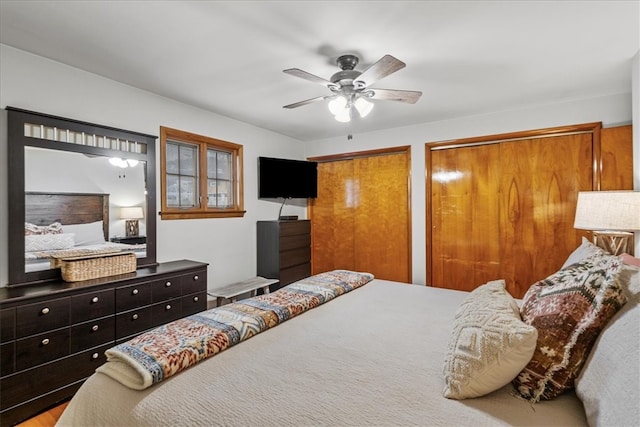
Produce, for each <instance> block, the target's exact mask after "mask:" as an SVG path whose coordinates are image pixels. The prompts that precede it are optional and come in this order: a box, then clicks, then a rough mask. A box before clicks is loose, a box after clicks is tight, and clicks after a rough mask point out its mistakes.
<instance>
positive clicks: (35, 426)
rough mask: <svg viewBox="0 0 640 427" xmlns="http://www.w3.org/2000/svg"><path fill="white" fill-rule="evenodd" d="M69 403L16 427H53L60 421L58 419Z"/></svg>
mask: <svg viewBox="0 0 640 427" xmlns="http://www.w3.org/2000/svg"><path fill="white" fill-rule="evenodd" d="M68 404H69V402H64V403H63V404H61V405H58V406H56V407H55V408H51V409H49V410H48V411H47V412H43V413H42V414H40V415H38V416H36V417H33V418H30V419H28V420H27V421H25V422H23V423H20V424H18V425H17V426H16V427H52V426H53V425H55V423H56V422H57V421H58V418H60V416H61V415H62V411H64V408H66V407H67V405H68Z"/></svg>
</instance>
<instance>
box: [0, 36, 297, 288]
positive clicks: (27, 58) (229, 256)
mask: <svg viewBox="0 0 640 427" xmlns="http://www.w3.org/2000/svg"><path fill="white" fill-rule="evenodd" d="M0 88H1V91H0V107H1V108H3V109H4V108H5V107H6V106H12V107H18V108H23V109H27V110H32V111H37V112H42V113H48V114H53V115H56V116H62V117H68V118H73V119H78V120H83V121H88V122H92V123H97V124H102V125H107V126H113V127H116V128H122V129H127V130H131V131H136V132H142V133H147V134H152V135H159V128H160V126H168V127H172V128H176V129H181V130H185V131H189V132H193V133H197V134H202V135H207V136H210V137H213V138H218V139H222V140H227V141H231V142H234V143H237V144H242V145H243V146H244V180H245V181H244V183H245V185H244V202H245V203H244V204H245V209H246V211H247V213H246V214H245V216H244V218H225V219H202V220H171V221H166V220H165V221H163V220H161V219H160V218H159V217H158V229H157V232H158V240H157V247H158V261H159V262H164V261H170V260H174V259H193V260H197V261H202V262H207V263H209V264H210V265H209V287H212V286H213V285H218V286H219V285H221V284H226V283H230V282H233V281H237V280H242V279H246V278H248V277H252V276H255V274H256V233H255V230H256V221H257V220H272V219H276V218H277V215H278V210H279V209H280V204H279V203H277V202H269V201H262V200H258V199H257V158H258V157H259V156H270V157H286V158H292V159H302V158H304V156H303V154H304V146H303V144H302V143H301V142H300V141H298V140H295V139H292V138H289V137H285V136H283V135H279V134H276V133H273V132H270V131H267V130H264V129H260V128H257V127H255V126H251V125H248V124H246V123H242V122H239V121H236V120H232V119H229V118H226V117H223V116H219V115H216V114H212V113H210V112H207V111H204V110H201V109H198V108H195V107H191V106H188V105H185V104H181V103H179V102H176V101H173V100H170V99H167V98H163V97H160V96H157V95H155V94H152V93H149V92H145V91H142V90H139V89H136V88H133V87H130V86H126V85H123V84H120V83H117V82H114V81H112V80H108V79H105V78H103V77H100V76H97V75H95V74H91V73H87V72H84V71H81V70H78V69H76V68H72V67H69V66H67V65H64V64H61V63H58V62H54V61H50V60H48V59H45V58H43V57H39V56H35V55H32V54H29V53H27V52H24V51H21V50H17V49H14V48H12V47H9V46H6V45H1V44H0ZM6 120H7V118H6V111H4V110H2V112H1V113H0V128H1V129H3V130H2V131H0V170H1V171H2V172H1V173H0V286H4V285H6V284H7V280H8V279H7V277H8V273H7V237H6V236H7V232H6V231H7V174H6V170H7V169H6V168H7V143H8V142H7V136H6ZM159 151H160V150H159V149H158V150H156V152H157V155H156V157H157V159H156V164H159ZM156 191H157V194H158V200H159V195H160V185H159V183H158V185H157V188H156ZM158 211H159V202H158V206H157V207H156V209H155V212H156V213H157V212H158ZM283 213H284V214H286V215H298V216H300V217H301V218H304V217H305V215H306V209H305V207H301V206H295V205H291V206H290V205H287V206H286V207H285V208H284V211H283Z"/></svg>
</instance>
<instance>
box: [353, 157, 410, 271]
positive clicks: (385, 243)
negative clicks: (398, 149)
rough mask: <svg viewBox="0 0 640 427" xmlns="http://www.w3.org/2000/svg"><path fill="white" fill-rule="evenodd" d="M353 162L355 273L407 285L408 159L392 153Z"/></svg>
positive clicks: (408, 241) (408, 264)
mask: <svg viewBox="0 0 640 427" xmlns="http://www.w3.org/2000/svg"><path fill="white" fill-rule="evenodd" d="M353 162H354V174H355V176H356V177H357V182H358V186H357V189H358V191H357V200H356V204H357V209H356V210H355V233H354V239H355V240H354V243H355V270H356V271H368V272H370V273H373V274H374V275H375V277H377V278H378V279H386V280H395V281H398V282H405V283H410V282H411V271H410V270H411V268H410V259H411V256H410V238H409V235H410V211H409V178H410V177H409V157H408V156H407V154H406V153H396V154H386V155H380V156H371V157H361V158H356V159H354V160H353Z"/></svg>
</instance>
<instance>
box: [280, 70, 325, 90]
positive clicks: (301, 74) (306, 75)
mask: <svg viewBox="0 0 640 427" xmlns="http://www.w3.org/2000/svg"><path fill="white" fill-rule="evenodd" d="M282 72H283V73H285V74H289V75H291V76H295V77H300V78H301V79H305V80H308V81H310V82H313V83H318V84H321V85H322V86H326V87H328V88H329V89H331V87H335V86H336V84H335V83H331V82H330V81H329V80H326V79H323V78H322V77H318V76H316V75H315V74H311V73H307V72H306V71H302V70H301V69H299V68H288V69H286V70H282Z"/></svg>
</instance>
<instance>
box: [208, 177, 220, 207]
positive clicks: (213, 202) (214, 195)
mask: <svg viewBox="0 0 640 427" xmlns="http://www.w3.org/2000/svg"><path fill="white" fill-rule="evenodd" d="M217 184H218V182H217V181H216V180H215V179H209V180H207V195H208V197H207V206H208V207H210V208H215V207H217V206H218V191H217V187H218V185H217Z"/></svg>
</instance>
